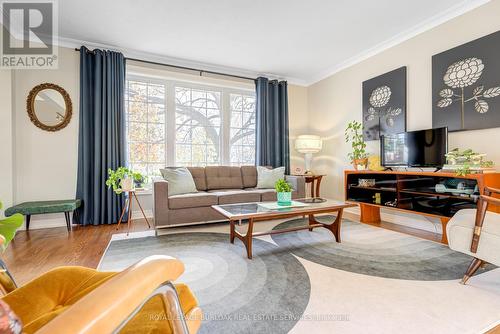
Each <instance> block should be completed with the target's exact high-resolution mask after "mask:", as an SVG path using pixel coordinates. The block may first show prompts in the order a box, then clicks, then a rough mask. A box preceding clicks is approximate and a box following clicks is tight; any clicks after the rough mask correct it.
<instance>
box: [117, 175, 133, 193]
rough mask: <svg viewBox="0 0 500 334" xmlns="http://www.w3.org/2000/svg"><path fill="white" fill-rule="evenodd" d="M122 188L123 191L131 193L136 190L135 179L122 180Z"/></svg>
mask: <svg viewBox="0 0 500 334" xmlns="http://www.w3.org/2000/svg"><path fill="white" fill-rule="evenodd" d="M120 186H121V187H122V191H131V190H132V189H134V179H133V178H131V177H127V178H125V179H121V181H120Z"/></svg>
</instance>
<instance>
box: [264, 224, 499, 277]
mask: <svg viewBox="0 0 500 334" xmlns="http://www.w3.org/2000/svg"><path fill="white" fill-rule="evenodd" d="M333 219H334V217H332V216H330V217H328V216H323V217H320V219H319V220H321V221H324V222H332V221H333ZM304 224H307V223H306V221H305V220H304V219H294V220H289V221H286V222H284V223H281V224H278V225H277V226H275V227H274V229H284V228H288V227H293V226H300V225H304ZM341 236H342V243H340V244H339V243H336V242H335V238H334V236H333V234H332V233H331V232H330V231H328V230H327V229H324V228H317V229H314V230H313V232H309V231H307V230H305V231H297V232H291V233H284V234H275V235H273V236H272V239H273V241H274V242H276V243H277V244H278V245H279V246H280V249H281V250H282V251H287V252H290V253H292V254H294V255H296V256H298V257H301V258H303V259H306V260H309V261H312V262H315V263H318V264H321V265H324V266H328V267H331V268H336V269H341V270H345V271H350V272H354V273H359V274H365V275H370V276H379V277H386V278H397V279H405V280H422V281H437V280H451V279H459V278H461V277H462V276H463V275H464V272H465V270H466V269H467V267H468V265H469V264H470V262H471V261H472V258H471V257H470V256H467V255H465V254H462V253H458V252H455V251H452V250H451V249H449V248H448V246H446V245H443V244H439V243H436V242H432V241H427V240H424V239H420V238H416V237H413V236H410V235H406V234H402V233H398V232H393V231H389V230H386V229H382V228H377V227H373V226H370V225H366V224H361V223H357V222H352V221H349V220H347V219H343V221H342V229H341ZM493 268H494V267H493V266H488V267H486V268H485V269H482V270H481V271H478V274H479V273H481V272H484V271H487V270H491V269H493Z"/></svg>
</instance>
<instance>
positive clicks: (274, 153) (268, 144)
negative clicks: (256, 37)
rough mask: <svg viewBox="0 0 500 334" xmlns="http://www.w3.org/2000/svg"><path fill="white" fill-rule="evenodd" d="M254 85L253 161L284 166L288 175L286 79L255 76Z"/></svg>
mask: <svg viewBox="0 0 500 334" xmlns="http://www.w3.org/2000/svg"><path fill="white" fill-rule="evenodd" d="M255 86H256V97H257V100H256V113H257V115H256V117H257V119H256V122H257V124H256V130H257V133H256V137H257V146H256V159H255V161H256V164H257V166H273V167H282V166H284V167H285V170H286V174H290V145H289V138H288V92H287V82H286V81H278V80H269V79H267V78H264V77H259V78H257V79H256V80H255Z"/></svg>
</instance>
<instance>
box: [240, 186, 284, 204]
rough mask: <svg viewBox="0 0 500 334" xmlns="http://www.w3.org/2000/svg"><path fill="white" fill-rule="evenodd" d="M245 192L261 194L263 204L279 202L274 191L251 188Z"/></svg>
mask: <svg viewBox="0 0 500 334" xmlns="http://www.w3.org/2000/svg"><path fill="white" fill-rule="evenodd" d="M245 190H247V191H252V192H257V193H259V194H260V200H261V202H272V201H276V200H277V198H276V190H274V189H257V188H249V189H245Z"/></svg>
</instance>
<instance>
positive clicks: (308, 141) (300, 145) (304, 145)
mask: <svg viewBox="0 0 500 334" xmlns="http://www.w3.org/2000/svg"><path fill="white" fill-rule="evenodd" d="M322 146H323V141H322V140H321V137H319V136H314V135H300V136H298V137H297V139H296V140H295V149H296V150H297V152H300V153H318V152H319V151H321V148H322Z"/></svg>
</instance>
